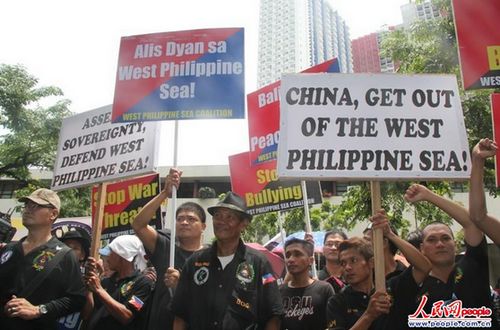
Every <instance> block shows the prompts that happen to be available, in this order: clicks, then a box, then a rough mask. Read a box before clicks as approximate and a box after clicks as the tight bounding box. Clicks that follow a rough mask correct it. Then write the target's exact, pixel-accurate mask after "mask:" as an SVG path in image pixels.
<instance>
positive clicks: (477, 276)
mask: <svg viewBox="0 0 500 330" xmlns="http://www.w3.org/2000/svg"><path fill="white" fill-rule="evenodd" d="M405 199H406V200H407V201H409V202H420V201H427V202H430V203H433V204H434V205H436V206H437V207H439V208H440V209H442V210H443V211H444V212H446V213H447V214H448V215H450V216H451V217H452V218H453V219H455V220H456V221H457V222H458V223H460V224H461V225H462V227H463V229H464V241H465V255H464V256H463V257H462V258H461V259H460V261H458V262H455V255H456V246H455V239H454V236H453V232H452V231H451V229H450V227H449V226H447V225H446V224H444V223H439V222H434V223H431V224H429V225H427V226H426V227H425V228H424V229H423V230H422V244H421V247H420V249H421V251H422V253H423V254H424V255H425V256H426V257H427V258H428V259H429V260H430V261H431V263H432V271H431V273H430V275H429V277H428V278H427V279H426V280H425V282H424V284H423V286H422V289H421V293H420V299H419V300H418V301H417V302H416V307H415V313H414V315H413V317H414V318H422V317H423V316H424V313H425V314H427V315H431V316H432V313H431V310H432V308H433V306H434V303H439V302H440V301H442V302H443V303H444V304H448V303H452V302H453V301H458V300H460V301H461V304H462V307H463V308H478V309H480V308H482V307H483V306H484V307H486V308H490V309H491V307H492V305H491V300H490V294H491V291H490V286H489V268H488V253H487V247H486V239H485V237H484V234H483V232H481V230H479V228H477V227H476V226H475V225H474V223H473V222H472V221H471V220H470V216H469V212H468V211H467V209H465V208H464V207H463V206H461V205H459V204H457V203H455V202H453V201H451V200H449V199H446V198H444V197H442V196H439V195H437V194H436V193H434V192H432V191H430V190H429V189H427V188H426V187H424V186H422V185H418V184H414V185H412V186H411V187H409V188H408V190H407V191H406V195H405ZM437 310H440V311H442V308H437ZM437 316H440V315H434V316H432V317H437ZM457 317H458V316H452V317H450V321H454V320H453V319H454V318H457ZM477 321H479V322H482V321H481V320H480V319H479V320H477ZM484 322H486V321H484ZM454 324H456V325H453V326H449V327H457V328H460V326H458V325H459V324H458V323H454ZM485 324H486V323H485ZM496 326H497V324H496V320H494V319H493V320H491V328H496Z"/></svg>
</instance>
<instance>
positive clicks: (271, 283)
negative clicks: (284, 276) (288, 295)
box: [258, 257, 285, 321]
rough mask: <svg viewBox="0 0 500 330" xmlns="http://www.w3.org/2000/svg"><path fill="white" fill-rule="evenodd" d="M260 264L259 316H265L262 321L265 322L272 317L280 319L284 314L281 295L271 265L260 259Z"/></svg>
mask: <svg viewBox="0 0 500 330" xmlns="http://www.w3.org/2000/svg"><path fill="white" fill-rule="evenodd" d="M264 258H265V257H264ZM261 262H262V263H263V264H262V272H261V277H262V278H261V279H260V280H261V281H262V292H263V302H262V304H259V305H260V306H261V308H259V309H260V311H259V314H260V315H265V317H264V319H265V320H266V321H267V320H269V319H270V318H271V317H273V316H280V317H281V316H282V315H283V314H284V313H285V312H284V310H283V302H282V299H281V294H280V291H279V289H278V284H277V282H276V278H275V277H274V274H273V271H272V268H271V265H270V264H269V262H268V261H267V260H265V259H264V260H262V259H261ZM258 280H259V279H258Z"/></svg>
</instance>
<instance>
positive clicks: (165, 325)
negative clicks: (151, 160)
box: [132, 168, 206, 330]
mask: <svg viewBox="0 0 500 330" xmlns="http://www.w3.org/2000/svg"><path fill="white" fill-rule="evenodd" d="M181 175H182V171H180V170H178V169H175V168H171V169H170V170H169V173H168V175H167V177H166V178H165V186H164V188H163V190H162V191H161V192H160V194H158V195H157V196H156V197H155V198H153V199H152V200H151V201H150V202H149V203H148V204H146V205H145V206H144V208H142V209H141V211H140V212H139V213H138V214H137V216H136V218H135V220H134V222H133V223H132V228H134V230H135V233H136V235H137V237H139V239H140V240H141V241H142V243H143V244H144V248H145V249H146V252H147V253H148V255H149V257H150V260H151V263H152V264H153V266H154V268H155V270H156V273H157V279H156V284H155V290H154V292H153V297H152V301H151V305H150V306H149V317H148V325H147V329H151V330H156V329H167V330H168V329H172V326H173V320H174V317H173V315H172V313H171V312H170V310H169V306H170V302H171V298H172V297H171V293H170V291H169V288H172V289H173V288H175V286H177V281H178V280H179V271H178V270H180V269H181V268H182V266H183V265H184V262H185V261H186V259H187V258H189V257H190V256H191V254H193V252H194V251H197V250H199V249H201V248H202V247H203V246H202V242H201V236H202V234H203V231H204V230H205V227H206V225H205V219H206V215H205V210H204V209H203V208H202V207H201V206H200V205H198V204H196V203H193V202H187V203H184V204H182V205H181V206H179V207H178V208H177V210H176V214H175V220H176V227H175V228H176V237H175V238H176V239H178V241H179V244H178V246H177V248H176V249H175V268H170V267H169V264H170V240H171V239H174V238H172V237H170V235H166V234H165V233H164V232H162V231H157V230H155V229H154V228H153V227H151V226H150V225H149V222H150V221H151V219H152V218H153V216H154V215H155V214H156V210H157V209H158V208H159V207H160V205H161V203H162V202H163V201H165V200H167V199H168V197H170V195H171V193H172V187H174V186H175V187H177V188H178V187H179V184H180V178H181Z"/></svg>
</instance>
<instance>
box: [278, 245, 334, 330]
mask: <svg viewBox="0 0 500 330" xmlns="http://www.w3.org/2000/svg"><path fill="white" fill-rule="evenodd" d="M313 252H314V246H313V244H312V243H310V242H308V241H305V240H301V239H298V238H293V239H290V240H288V241H287V242H286V243H285V257H286V264H287V269H288V274H289V278H290V280H289V281H288V282H287V283H285V284H283V285H281V286H280V293H281V297H282V301H283V307H284V309H285V315H284V316H283V320H282V322H281V329H283V330H301V329H302V330H314V329H325V328H326V305H327V303H328V299H329V298H330V297H332V296H333V288H332V286H331V285H330V284H328V283H327V282H324V281H319V280H315V279H312V278H311V277H310V276H309V270H310V268H311V265H313V262H314V256H313Z"/></svg>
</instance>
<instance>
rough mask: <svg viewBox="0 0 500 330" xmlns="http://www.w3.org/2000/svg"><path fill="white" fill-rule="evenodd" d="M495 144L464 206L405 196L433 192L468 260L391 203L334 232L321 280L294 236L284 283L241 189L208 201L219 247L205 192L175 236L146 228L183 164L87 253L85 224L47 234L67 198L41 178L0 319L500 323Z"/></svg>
mask: <svg viewBox="0 0 500 330" xmlns="http://www.w3.org/2000/svg"><path fill="white" fill-rule="evenodd" d="M496 150H497V145H496V144H495V142H493V141H491V140H489V139H483V140H481V141H480V142H479V143H478V144H477V145H476V146H475V147H474V149H473V151H472V173H471V189H470V196H469V200H470V205H469V208H468V209H466V208H464V207H463V206H461V205H459V204H457V203H455V202H453V201H451V200H449V199H446V198H444V197H442V196H439V195H438V194H436V193H434V192H432V191H431V190H429V189H428V188H426V187H425V186H423V185H419V184H413V185H411V186H410V187H409V188H408V189H407V191H406V194H405V199H406V201H407V202H410V203H420V202H422V201H425V202H429V203H431V204H433V205H435V206H436V207H437V208H439V209H441V210H443V211H444V212H446V213H447V214H448V215H450V217H452V218H453V219H454V220H455V221H456V222H457V223H459V224H460V225H461V227H462V228H463V232H464V241H465V254H464V255H463V256H462V257H461V258H457V253H456V252H457V251H456V245H455V237H454V234H453V231H452V230H451V229H450V227H449V226H447V225H446V224H443V223H440V222H431V223H430V224H429V225H427V226H426V227H425V228H422V229H421V230H419V231H416V232H413V233H411V235H410V236H409V237H408V238H407V239H403V238H401V237H399V236H398V235H397V232H396V230H395V229H394V228H392V226H391V225H390V219H389V217H388V215H387V214H386V211H385V210H383V209H381V210H378V211H376V212H375V214H374V215H373V216H372V217H371V218H370V219H369V220H370V225H369V227H368V228H367V229H366V230H365V231H364V233H363V235H364V236H363V237H351V238H349V237H348V236H347V235H346V234H345V233H344V232H342V231H340V230H332V231H329V232H327V233H325V236H324V237H325V238H324V242H323V243H324V244H323V255H324V258H325V265H324V267H323V268H322V269H321V270H320V271H319V273H318V277H317V278H315V277H313V276H312V275H311V267H312V266H313V265H314V256H313V254H314V252H313V251H314V242H313V241H312V240H311V237H310V236H307V235H306V237H305V239H300V238H294V239H291V240H289V241H287V242H285V246H284V257H285V265H286V269H287V276H286V277H285V278H284V279H283V281H281V279H280V278H279V276H280V275H281V274H275V273H274V272H273V270H272V267H271V266H270V264H269V262H268V260H267V259H266V257H265V256H264V255H263V254H261V253H260V252H258V251H256V250H254V249H252V248H250V247H248V246H246V245H245V244H244V242H243V240H242V238H241V234H242V232H243V231H244V230H245V229H246V227H247V226H248V225H249V223H250V222H251V220H252V215H250V214H249V213H248V211H247V208H246V206H245V203H244V200H243V199H242V198H241V197H240V196H238V195H237V194H235V193H233V192H228V193H227V194H226V195H225V197H224V199H223V200H221V201H219V202H218V203H217V204H216V205H214V206H212V207H209V208H208V213H210V215H211V216H212V219H213V227H214V234H215V240H214V241H213V243H212V244H211V245H209V246H205V245H203V244H202V240H201V238H202V234H203V231H204V230H205V228H206V224H205V223H206V214H205V211H204V209H203V208H202V207H201V206H200V205H198V204H196V203H192V202H189V203H185V204H182V205H181V206H179V207H178V209H177V210H176V213H175V220H176V221H175V226H176V228H175V229H176V230H175V231H176V237H175V238H174V237H171V235H170V233H169V232H165V231H163V230H156V229H154V228H153V227H151V226H150V225H149V222H150V220H151V219H152V218H153V217H154V214H155V212H156V210H157V209H158V208H159V207H160V205H161V204H162V203H164V202H165V201H167V200H168V198H169V197H170V195H171V192H172V189H174V188H178V187H179V184H180V178H181V175H182V172H181V171H179V170H177V169H170V171H169V173H168V175H167V177H166V179H165V184H164V187H163V190H162V191H161V192H160V194H159V195H157V196H156V197H155V198H153V199H152V200H151V201H150V202H149V203H148V204H147V205H145V206H144V207H143V208H142V209H141V211H140V212H139V213H138V215H137V217H136V218H135V220H134V222H133V224H132V228H133V229H134V231H135V235H123V236H118V237H117V238H115V239H114V240H112V241H111V243H110V244H109V245H107V246H106V247H104V248H102V249H100V250H99V255H100V257H101V258H97V256H90V255H89V247H90V236H89V235H88V233H86V232H85V231H84V230H80V229H75V230H71V231H69V232H67V233H65V234H64V236H63V237H61V238H60V239H57V238H55V237H53V236H52V235H51V228H52V224H53V223H54V222H55V221H56V219H57V217H58V215H59V211H60V207H61V203H60V200H59V197H58V196H57V194H56V193H55V192H53V191H51V190H48V189H38V190H36V191H34V192H33V193H32V194H30V195H29V196H26V197H23V198H21V199H20V200H19V201H20V202H22V203H24V210H23V213H22V219H23V224H24V226H25V227H26V228H27V229H28V235H27V236H26V237H25V238H23V239H21V240H20V241H18V242H12V243H9V244H6V245H5V244H3V245H2V246H1V250H0V329H2V330H4V329H5V330H8V329H9V330H10V329H12V330H14V329H16V330H17V329H89V330H95V329H106V330H112V329H175V330H181V329H193V330H194V329H196V330H197V329H200V330H201V329H228V330H233V329H234V330H237V329H269V330H271V329H276V330H278V329H288V330H295V329H336V330H340V329H407V328H410V327H417V326H418V327H428V328H433V327H446V328H456V329H466V328H471V327H482V328H491V329H498V324H499V323H498V320H497V317H498V312H499V311H498V301H499V300H500V299H499V298H498V295H495V292H494V291H493V290H492V288H491V286H490V281H489V265H488V253H487V244H486V237H485V236H488V237H489V238H491V239H492V240H493V242H494V243H496V244H500V220H499V219H496V218H494V217H492V216H491V215H488V214H487V211H486V205H485V197H484V186H483V171H484V162H485V159H486V158H488V157H492V156H494V155H495V153H496ZM374 230H380V231H381V233H382V235H383V260H384V274H385V280H386V288H385V289H381V288H377V287H375V285H374V270H375V268H376V267H377V265H375V263H374V251H373V250H374V249H373V247H372V243H371V241H372V240H373V231H374ZM174 239H175V241H176V249H175V264H174V266H173V267H170V246H171V241H172V240H174ZM278 283H279V284H278ZM495 302H496V303H497V306H495ZM431 321H433V322H434V323H431ZM412 322H413V323H412ZM419 322H428V323H426V324H427V325H425V324H424V323H419ZM446 322H447V323H446ZM423 324H424V325H423ZM473 324H475V325H473ZM478 324H479V326H478Z"/></svg>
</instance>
